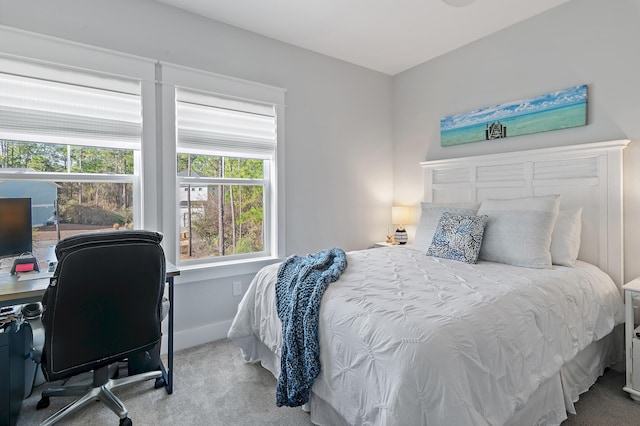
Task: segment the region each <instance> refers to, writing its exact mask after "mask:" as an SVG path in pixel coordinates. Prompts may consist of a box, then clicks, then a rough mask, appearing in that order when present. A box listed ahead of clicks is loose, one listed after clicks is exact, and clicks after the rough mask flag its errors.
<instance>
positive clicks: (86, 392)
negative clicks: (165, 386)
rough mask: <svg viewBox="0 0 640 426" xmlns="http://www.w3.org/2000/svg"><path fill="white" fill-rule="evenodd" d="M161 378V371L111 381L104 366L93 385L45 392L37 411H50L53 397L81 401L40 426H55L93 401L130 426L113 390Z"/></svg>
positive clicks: (67, 387) (74, 402) (66, 387)
mask: <svg viewBox="0 0 640 426" xmlns="http://www.w3.org/2000/svg"><path fill="white" fill-rule="evenodd" d="M161 377H162V371H161V370H157V371H149V372H146V373H141V374H136V375H135V376H129V377H123V378H121V379H110V378H109V367H108V366H105V367H102V368H100V369H97V370H95V371H94V373H93V383H89V384H85V385H75V386H61V387H53V388H49V389H45V390H44V391H42V399H40V401H39V402H38V405H37V407H36V408H37V409H41V408H46V407H48V406H49V398H50V397H52V396H53V397H56V396H79V397H80V398H78V399H77V400H75V401H73V402H71V403H70V404H68V405H67V406H65V407H64V408H62V409H61V410H60V411H58V412H57V413H55V414H53V415H52V416H51V417H49V418H48V419H46V420H45V421H43V422H42V423H40V425H41V426H49V425H54V424H56V423H57V422H59V421H60V420H62V419H63V418H65V417H66V416H69V415H71V414H73V413H75V412H76V411H78V410H79V409H80V408H82V407H84V406H85V405H87V404H88V403H89V402H91V401H102V402H103V403H104V404H105V405H106V406H107V407H108V408H109V409H111V411H113V412H114V413H116V414H117V415H118V417H120V425H131V420H130V419H129V418H128V412H127V409H126V408H125V406H124V404H123V403H122V401H120V399H118V397H117V396H116V395H115V394H114V393H113V392H112V390H115V389H117V388H119V387H122V386H125V385H128V384H131V383H139V382H144V381H146V380H151V379H156V380H157V379H159V378H161ZM105 379H106V380H105Z"/></svg>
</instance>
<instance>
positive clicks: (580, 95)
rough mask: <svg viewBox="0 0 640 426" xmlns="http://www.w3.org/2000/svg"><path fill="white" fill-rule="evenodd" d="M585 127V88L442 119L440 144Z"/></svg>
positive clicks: (449, 144) (575, 88)
mask: <svg viewBox="0 0 640 426" xmlns="http://www.w3.org/2000/svg"><path fill="white" fill-rule="evenodd" d="M586 124H587V86H586V85H582V86H576V87H572V88H569V89H565V90H561V91H559V92H554V93H548V94H546V95H542V96H538V97H535V98H530V99H525V100H522V101H516V102H511V103H509V104H502V105H496V106H493V107H486V108H481V109H478V110H475V111H471V112H467V113H464V114H457V115H453V116H450V117H446V118H443V119H442V120H441V122H440V144H441V145H442V146H451V145H458V144H464V143H470V142H478V141H484V140H491V139H503V138H507V137H511V136H519V135H526V134H531V133H539V132H547V131H550V130H559V129H566V128H570V127H577V126H584V125H586Z"/></svg>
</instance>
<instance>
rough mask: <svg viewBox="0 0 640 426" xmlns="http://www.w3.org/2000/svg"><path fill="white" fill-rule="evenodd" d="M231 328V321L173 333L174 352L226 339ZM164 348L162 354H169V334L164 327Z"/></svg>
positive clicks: (161, 348) (161, 350)
mask: <svg viewBox="0 0 640 426" xmlns="http://www.w3.org/2000/svg"><path fill="white" fill-rule="evenodd" d="M230 327H231V320H227V321H221V322H216V323H212V324H207V325H204V326H202V327H197V328H190V329H188V330H182V331H175V332H174V333H173V350H174V352H175V351H179V350H181V349H187V348H191V347H193V346H198V345H202V344H203V343H209V342H214V341H216V340H221V339H226V338H227V332H228V331H229V328H230ZM162 332H163V338H162V346H161V347H160V353H162V354H166V353H167V340H168V339H167V333H168V331H167V330H166V328H165V327H163V331H162Z"/></svg>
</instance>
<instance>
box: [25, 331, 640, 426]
mask: <svg viewBox="0 0 640 426" xmlns="http://www.w3.org/2000/svg"><path fill="white" fill-rule="evenodd" d="M174 362H175V382H174V392H173V394H172V395H167V393H166V392H165V391H164V390H163V389H158V390H155V389H153V381H149V382H145V383H141V384H134V385H130V386H129V387H127V388H123V389H119V390H117V391H116V394H117V395H118V396H119V397H120V398H121V399H122V401H123V402H124V404H125V406H126V407H127V409H128V410H129V416H130V417H131V419H132V420H133V424H134V425H137V426H148V425H152V426H164V425H185V426H191V425H193V426H199V425H203V426H204V425H206V426H216V425H225V426H226V425H279V426H280V425H281V426H288V425H291V426H294V425H295V426H306V425H310V424H311V422H310V421H309V416H308V414H307V413H305V412H303V411H302V410H301V409H299V408H284V407H283V408H278V407H276V405H275V384H276V381H275V379H274V378H273V376H272V375H271V373H269V372H267V371H266V370H265V369H263V368H262V367H260V366H259V365H255V364H246V363H244V362H243V361H242V358H241V357H240V351H239V349H237V348H236V347H235V346H234V345H233V344H231V343H230V342H229V341H227V340H220V341H217V342H213V343H208V344H205V345H201V346H197V347H194V348H189V349H186V350H182V351H179V352H176V356H175V358H174ZM74 381H79V380H76V379H75V378H74ZM623 385H624V375H623V374H622V373H618V372H615V371H611V370H607V372H606V373H605V375H604V376H602V377H601V378H600V379H599V380H598V382H597V383H596V384H595V385H594V386H593V388H592V389H591V390H590V391H589V392H587V393H586V394H584V395H582V397H581V398H580V401H578V403H577V404H576V409H577V411H578V415H576V416H571V415H570V417H569V419H568V420H567V421H565V422H564V423H563V426H578V425H586V426H600V425H618V426H627V425H628V426H633V425H635V426H637V425H639V424H640V404H637V403H634V402H633V401H632V400H631V399H630V398H629V397H628V396H627V395H626V393H625V392H624V391H622V386H623ZM45 386H46V385H45ZM41 390H42V389H36V390H35V391H34V393H33V395H32V396H31V397H30V398H28V399H27V400H25V401H24V403H23V405H22V411H21V413H20V417H19V419H18V424H17V426H31V425H35V424H38V423H39V422H41V421H42V420H44V419H45V418H46V417H48V416H49V415H51V414H53V413H54V412H55V411H57V410H58V409H60V408H62V407H63V406H64V405H65V404H67V403H68V402H69V401H70V399H65V398H51V405H50V406H49V408H46V409H44V410H40V411H36V409H35V405H36V403H37V402H38V400H39V399H40V391H41ZM63 424H69V425H117V424H118V418H117V416H116V415H115V414H113V413H112V412H111V411H110V410H108V409H107V408H106V407H105V406H104V405H103V404H102V403H98V402H96V403H92V404H90V405H89V406H87V407H85V408H84V409H82V410H81V411H79V412H78V413H76V414H74V415H73V416H72V417H71V418H70V419H69V420H68V421H66V422H64V423H63Z"/></svg>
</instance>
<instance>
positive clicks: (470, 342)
mask: <svg viewBox="0 0 640 426" xmlns="http://www.w3.org/2000/svg"><path fill="white" fill-rule="evenodd" d="M347 261H348V267H347V270H346V271H345V272H344V273H343V274H342V277H341V278H340V279H339V280H338V281H336V282H335V283H333V284H331V285H330V286H329V287H328V289H327V291H326V292H325V295H324V298H323V300H322V305H321V309H320V326H319V341H320V362H321V373H320V375H319V376H318V378H317V379H316V381H315V383H314V385H313V388H312V391H313V394H314V395H315V396H318V397H320V398H322V399H323V400H324V401H326V402H327V403H329V404H330V405H331V406H332V407H333V408H334V409H335V410H336V411H337V412H338V413H339V414H340V415H341V416H342V417H343V418H344V420H345V421H346V422H347V423H349V424H367V425H368V424H370V425H408V424H411V425H420V424H422V425H427V424H428V425H459V426H462V425H486V424H491V425H501V424H504V423H505V422H506V421H507V420H508V419H509V418H510V417H511V416H513V414H514V413H515V412H516V411H517V410H518V409H520V408H522V407H523V406H524V404H525V403H526V402H527V400H528V399H529V397H530V396H531V394H532V393H533V392H534V390H535V389H536V388H537V387H538V386H539V385H541V384H543V383H544V382H545V381H547V380H548V379H549V378H551V377H552V376H553V375H555V374H557V373H558V371H559V370H560V368H561V366H562V365H563V364H564V363H565V362H567V361H569V360H571V359H572V358H573V357H574V356H575V355H576V354H577V353H578V352H579V351H580V350H582V349H583V348H585V347H586V346H587V345H588V344H589V343H591V342H592V341H594V340H598V339H600V338H602V337H604V336H605V335H607V334H608V333H609V332H610V331H611V330H612V329H613V327H614V325H616V324H618V323H620V322H622V320H623V305H622V298H621V296H620V293H619V290H618V289H617V287H616V286H615V284H614V283H613V282H612V281H611V279H610V278H609V277H608V276H607V275H606V274H605V273H604V272H602V271H601V270H600V269H598V268H596V267H595V266H593V265H590V264H587V263H584V262H578V265H577V266H576V267H575V268H566V267H555V266H554V268H553V269H530V268H522V267H516V266H509V265H504V264H499V263H490V262H480V263H478V264H477V265H468V264H465V263H460V262H455V261H449V260H444V259H438V258H434V257H428V256H426V255H424V254H423V253H421V252H419V251H417V250H414V249H412V248H411V247H394V248H377V249H371V250H363V251H357V252H349V253H348V254H347ZM277 270H278V265H271V266H268V267H266V268H264V269H263V270H261V271H260V272H259V273H258V274H257V275H256V277H255V279H254V280H253V282H252V284H251V286H250V288H249V289H248V291H247V293H246V295H245V297H244V298H243V300H242V302H241V303H240V306H239V308H238V313H237V316H236V318H235V319H234V321H233V324H232V327H231V329H230V331H229V338H230V339H231V340H232V341H234V342H236V344H238V345H239V346H240V347H241V348H242V349H243V354H244V356H245V359H247V360H248V361H258V360H259V358H260V356H259V351H257V350H256V349H255V348H256V345H257V344H258V342H257V341H258V340H259V341H260V342H262V343H264V345H266V346H267V347H268V348H269V350H271V351H272V352H274V353H275V354H276V355H277V356H278V357H279V355H280V351H279V348H280V343H281V325H280V322H279V319H278V315H277V313H276V308H275V295H274V282H275V277H276V274H277ZM272 372H273V373H274V374H276V375H277V374H278V373H279V365H277V363H276V365H273V366H272ZM314 395H312V397H314Z"/></svg>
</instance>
